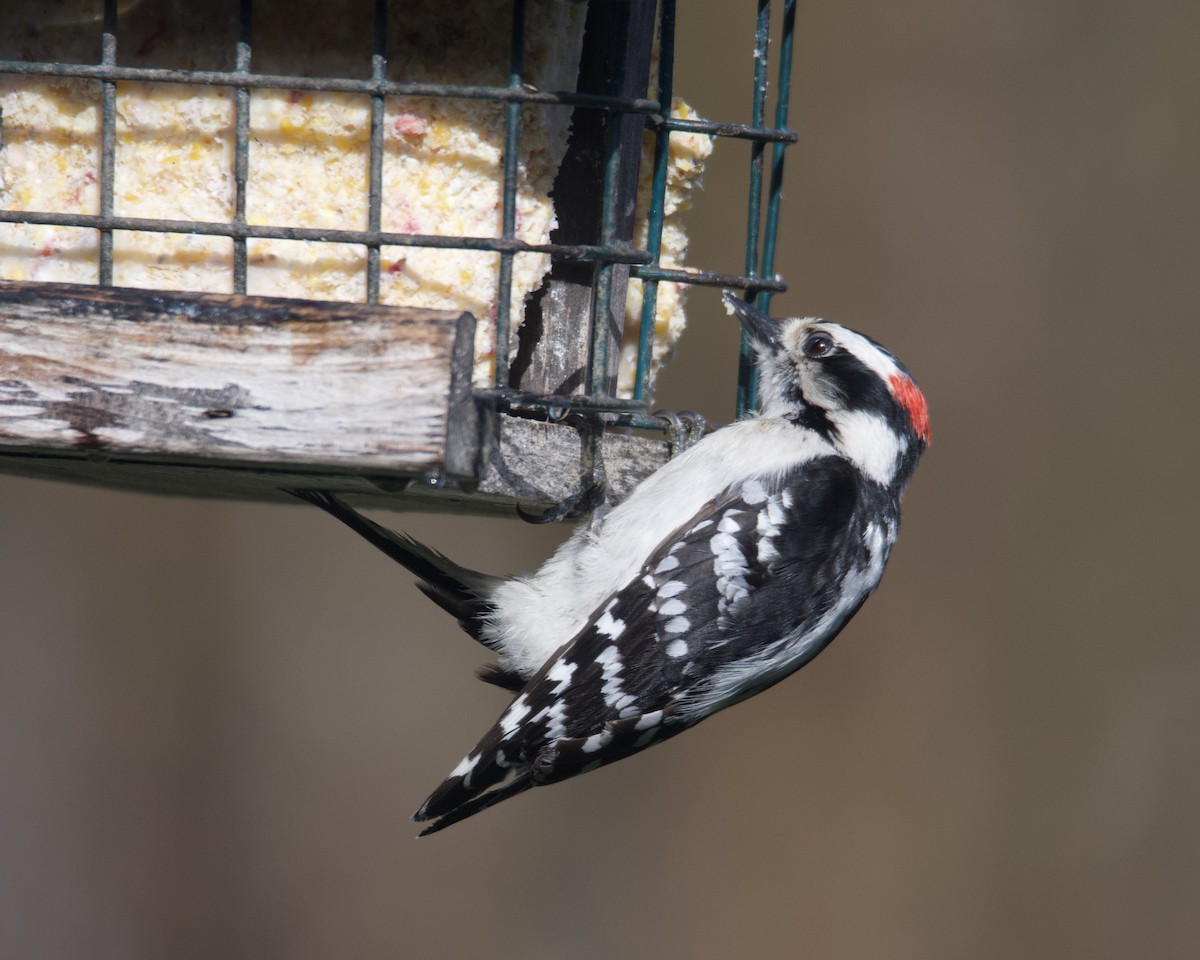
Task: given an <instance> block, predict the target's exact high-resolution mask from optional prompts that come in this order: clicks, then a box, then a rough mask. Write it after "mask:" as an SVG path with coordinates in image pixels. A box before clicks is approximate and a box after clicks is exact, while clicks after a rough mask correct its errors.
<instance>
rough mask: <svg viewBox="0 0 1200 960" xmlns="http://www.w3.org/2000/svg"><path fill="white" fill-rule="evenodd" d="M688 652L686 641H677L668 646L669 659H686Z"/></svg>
mask: <svg viewBox="0 0 1200 960" xmlns="http://www.w3.org/2000/svg"><path fill="white" fill-rule="evenodd" d="M687 652H688V645H687V641H686V640H679V639H676V640H672V641H671V642H670V643H668V644H667V656H668V657H686V656H687Z"/></svg>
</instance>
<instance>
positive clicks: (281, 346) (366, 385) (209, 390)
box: [0, 283, 479, 477]
mask: <svg viewBox="0 0 1200 960" xmlns="http://www.w3.org/2000/svg"><path fill="white" fill-rule="evenodd" d="M473 335H474V318H472V317H471V315H470V314H467V313H455V312H447V311H432V310H412V309H403V308H397V307H382V306H368V305H365V304H342V303H318V302H313V301H303V300H285V299H282V298H274V297H248V296H233V295H218V294H188V293H171V294H162V293H157V292H151V291H142V290H126V289H114V288H107V289H105V288H100V287H89V286H71V285H66V284H29V283H0V452H3V453H28V452H33V451H41V452H47V453H48V452H59V453H66V452H74V453H80V454H91V455H93V456H95V455H103V456H107V457H130V456H149V457H156V458H169V459H183V460H186V459H189V458H201V459H203V460H206V461H218V462H219V461H222V460H226V461H231V462H237V463H241V464H250V463H257V464H262V465H273V466H282V465H286V464H295V465H303V466H306V467H316V466H322V465H325V466H342V467H347V468H354V469H358V470H374V471H380V472H404V473H442V474H446V475H449V476H465V477H473V476H474V475H475V474H476V472H477V468H478V452H479V440H478V430H477V428H476V424H475V403H474V399H473V396H472V392H471V367H472V363H473V359H474V358H473V355H472V349H473Z"/></svg>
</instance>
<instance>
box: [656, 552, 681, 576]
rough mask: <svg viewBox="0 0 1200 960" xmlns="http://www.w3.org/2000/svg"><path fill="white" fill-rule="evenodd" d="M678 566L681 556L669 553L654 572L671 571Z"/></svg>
mask: <svg viewBox="0 0 1200 960" xmlns="http://www.w3.org/2000/svg"><path fill="white" fill-rule="evenodd" d="M678 566H679V558H678V557H676V556H673V555H671V554H667V555H666V556H665V557H663V558H662V560H661V561H660V562H659V564H658V566H657V567H655V568H654V572H655V573H670V572H671V571H672V570H674V569H675V568H676V567H678Z"/></svg>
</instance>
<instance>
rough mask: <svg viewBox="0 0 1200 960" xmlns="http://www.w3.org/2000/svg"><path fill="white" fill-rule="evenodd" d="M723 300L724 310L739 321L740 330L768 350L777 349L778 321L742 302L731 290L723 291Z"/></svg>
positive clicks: (748, 303) (750, 304) (746, 302)
mask: <svg viewBox="0 0 1200 960" xmlns="http://www.w3.org/2000/svg"><path fill="white" fill-rule="evenodd" d="M724 300H725V309H727V310H728V311H729V312H730V313H732V314H733V315H734V316H736V317H737V318H738V320H739V321H741V324H742V329H743V330H745V331H746V332H747V333H748V334H750V337H751V339H752V340H754V342H755V343H757V344H758V345H759V346H762V347H766V348H768V349H769V350H778V349H779V347H780V340H779V321H777V320H774V319H772V318H771V317H768V316H767V315H766V314H765V313H763V312H762V311H761V310H759V309H758V308H757V307H756V306H754V304H752V303H751V302H750V301H749V300H743V299H742V298H741V297H739V296H738V295H737V294H736V293H734V292H733V291H732V290H726V291H725V294H724Z"/></svg>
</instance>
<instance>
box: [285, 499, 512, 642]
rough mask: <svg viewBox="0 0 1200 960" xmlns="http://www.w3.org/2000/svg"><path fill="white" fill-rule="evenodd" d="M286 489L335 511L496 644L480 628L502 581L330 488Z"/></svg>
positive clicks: (476, 633)
mask: <svg viewBox="0 0 1200 960" xmlns="http://www.w3.org/2000/svg"><path fill="white" fill-rule="evenodd" d="M287 492H288V493H290V494H291V495H292V496H294V497H297V498H299V499H301V500H304V501H305V502H307V503H311V504H313V506H317V507H320V508H321V509H322V510H324V511H325V512H326V513H328V514H330V515H332V516H334V517H337V519H339V520H341V521H342V523H344V524H345V525H346V526H348V527H349V528H350V529H351V530H353V531H354V532H355V533H357V534H358V535H359V536H361V537H362V538H363V539H364V540H366V541H367V542H368V543H370V544H371V545H372V546H374V547H377V548H378V549H380V550H382V551H383V552H384V553H386V554H387V555H388V556H389V557H391V558H392V559H393V560H395V561H396V562H397V563H398V564H400V565H401V566H402V567H404V568H405V569H406V570H409V571H410V572H412V573H413V574H415V575H416V576H417V577H418V579H419V582H418V584H417V586H418V587H420V589H421V591H422V592H423V593H424V594H425V595H426V596H427V597H429V599H430V600H432V601H433V602H434V603H436V604H437V605H438V606H439V607H441V608H442V609H443V610H445V611H446V612H447V613H449V614H450V615H451V616H453V617H455V618H457V620H458V622H459V625H460V626H461V627H462V628H463V630H465V631H466V632H467V633H468V634H470V635H471V636H472V637H474V638H475V639H476V640H478V641H479V642H480V643H482V644H484V645H485V646H487V647H490V648H492V649H495V648H494V647H492V645H491V644H490V643H489V642H488V640H487V639H486V638H485V637H484V636H483V634H482V628H483V626H484V623H485V622H486V620H487V618H488V616H489V615H490V614H491V613H492V611H493V605H492V601H491V599H490V597H491V593H492V590H493V589H494V588H495V586H496V585H497V584H498V583H499V582H500V580H499V579H498V578H496V577H490V576H488V575H487V574H484V573H479V572H477V571H475V570H468V569H467V568H466V567H462V566H459V565H458V564H457V563H455V562H454V561H453V560H451V559H449V558H448V557H445V556H443V555H442V554H440V553H438V552H437V551H436V550H434V549H432V548H430V547H427V546H425V544H423V543H420V542H419V541H417V540H414V539H413V538H412V537H410V536H407V535H406V534H403V533H396V532H395V531H394V530H389V529H388V528H387V527H384V526H382V525H380V524H378V523H376V522H375V521H374V520H369V519H368V518H366V517H364V516H363V515H362V514H361V513H359V512H358V511H357V510H355V509H354V508H353V507H352V506H350V505H349V504H348V503H346V502H345V501H344V500H341V499H340V498H338V497H335V496H334V495H333V494H331V493H325V492H323V491H320V490H288V491H287Z"/></svg>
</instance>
